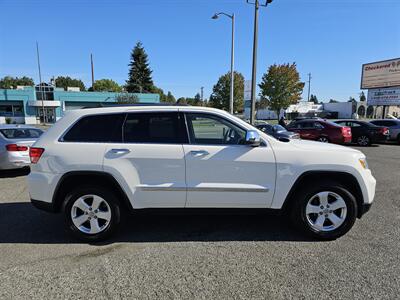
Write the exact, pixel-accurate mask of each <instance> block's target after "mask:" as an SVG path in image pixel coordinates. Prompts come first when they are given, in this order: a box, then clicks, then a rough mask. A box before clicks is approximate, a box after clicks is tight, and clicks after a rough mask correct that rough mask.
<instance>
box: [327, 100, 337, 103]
mask: <svg viewBox="0 0 400 300" xmlns="http://www.w3.org/2000/svg"><path fill="white" fill-rule="evenodd" d="M329 103H339V101H337V100H335V99H330V100H329Z"/></svg>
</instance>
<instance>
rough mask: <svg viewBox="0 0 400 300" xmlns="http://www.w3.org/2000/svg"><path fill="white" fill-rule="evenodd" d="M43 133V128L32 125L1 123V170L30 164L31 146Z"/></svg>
mask: <svg viewBox="0 0 400 300" xmlns="http://www.w3.org/2000/svg"><path fill="white" fill-rule="evenodd" d="M42 134H43V130H41V129H38V128H35V127H31V126H26V125H0V170H9V169H18V168H23V167H27V166H29V164H30V158H29V147H30V146H32V144H33V143H35V142H36V140H37V139H38V138H39V137H40V136H41V135H42Z"/></svg>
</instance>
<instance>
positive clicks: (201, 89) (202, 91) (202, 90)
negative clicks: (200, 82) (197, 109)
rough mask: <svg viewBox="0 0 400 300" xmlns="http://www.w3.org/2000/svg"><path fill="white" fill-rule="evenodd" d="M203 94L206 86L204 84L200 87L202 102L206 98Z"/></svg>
mask: <svg viewBox="0 0 400 300" xmlns="http://www.w3.org/2000/svg"><path fill="white" fill-rule="evenodd" d="M203 96H204V86H202V87H201V88H200V99H201V102H202V103H203V100H204V98H203Z"/></svg>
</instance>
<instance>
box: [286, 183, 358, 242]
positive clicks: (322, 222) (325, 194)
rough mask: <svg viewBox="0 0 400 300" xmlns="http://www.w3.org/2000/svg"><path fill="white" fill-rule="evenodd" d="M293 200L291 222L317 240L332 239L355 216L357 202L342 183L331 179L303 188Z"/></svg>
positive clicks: (350, 226)
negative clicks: (300, 194) (330, 180)
mask: <svg viewBox="0 0 400 300" xmlns="http://www.w3.org/2000/svg"><path fill="white" fill-rule="evenodd" d="M301 192H302V196H301V197H299V198H298V199H295V201H296V202H295V203H294V205H293V207H292V221H293V222H294V224H295V225H296V226H298V227H300V228H301V229H302V230H303V231H304V232H305V233H307V234H308V235H311V236H312V237H314V238H317V239H321V240H333V239H336V238H339V237H341V236H342V235H344V234H346V233H347V232H348V231H349V230H350V229H351V228H352V227H353V225H354V222H355V220H356V217H357V202H356V200H355V198H354V196H353V195H352V194H351V193H350V192H349V191H348V190H347V189H346V188H345V187H343V186H341V185H339V184H337V183H335V182H326V183H323V184H318V183H316V184H315V185H313V186H308V187H306V188H305V189H304V190H303V191H301Z"/></svg>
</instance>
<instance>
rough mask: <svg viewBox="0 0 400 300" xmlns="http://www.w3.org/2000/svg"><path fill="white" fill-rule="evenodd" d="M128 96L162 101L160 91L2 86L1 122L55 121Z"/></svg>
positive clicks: (147, 101) (37, 122) (142, 100)
mask: <svg viewBox="0 0 400 300" xmlns="http://www.w3.org/2000/svg"><path fill="white" fill-rule="evenodd" d="M127 96H128V97H135V99H136V101H137V102H138V103H160V95H158V94H130V93H113V92H81V91H79V89H77V88H68V90H67V91H65V90H64V89H63V88H56V87H54V86H51V85H48V84H42V85H41V86H35V87H31V86H23V87H17V88H16V89H0V124H1V123H7V122H9V123H17V124H40V123H44V122H45V123H54V122H56V121H57V120H58V119H60V118H61V117H62V116H63V115H64V113H65V112H66V111H68V110H72V109H80V108H83V107H99V106H112V105H115V104H117V103H118V101H119V99H121V98H126V97H127ZM43 112H44V113H43Z"/></svg>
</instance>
